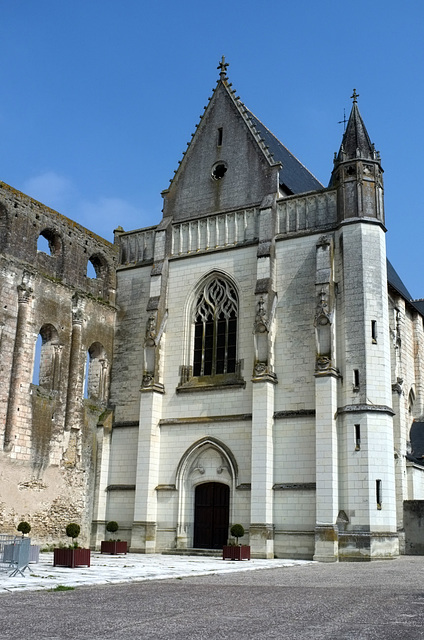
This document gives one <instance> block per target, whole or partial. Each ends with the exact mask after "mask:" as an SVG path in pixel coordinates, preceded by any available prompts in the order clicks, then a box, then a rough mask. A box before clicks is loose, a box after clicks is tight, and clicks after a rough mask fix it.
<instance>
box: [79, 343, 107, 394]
mask: <svg viewBox="0 0 424 640" xmlns="http://www.w3.org/2000/svg"><path fill="white" fill-rule="evenodd" d="M108 389H109V362H108V358H107V354H106V351H105V349H104V347H103V345H102V344H100V342H93V344H92V345H91V346H90V348H89V349H88V352H87V360H86V370H85V384H84V397H85V398H89V399H90V400H93V401H94V402H99V403H104V402H106V401H107V397H108Z"/></svg>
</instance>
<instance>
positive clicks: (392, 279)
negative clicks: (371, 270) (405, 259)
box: [387, 260, 412, 302]
mask: <svg viewBox="0 0 424 640" xmlns="http://www.w3.org/2000/svg"><path fill="white" fill-rule="evenodd" d="M387 281H388V283H389V284H390V286H391V287H393V289H395V291H397V293H399V294H400V295H401V296H402V298H405V300H408V302H411V300H412V296H411V294H410V293H409V291H408V289H407V288H406V287H405V285H404V284H403V282H402V280H401V279H400V277H399V275H398V274H397V273H396V271H395V269H394V267H393V265H392V263H391V262H390V261H389V260H387Z"/></svg>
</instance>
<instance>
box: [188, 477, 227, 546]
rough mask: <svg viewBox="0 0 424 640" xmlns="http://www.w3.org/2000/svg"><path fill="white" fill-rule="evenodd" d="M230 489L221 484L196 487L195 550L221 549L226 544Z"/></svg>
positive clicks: (207, 483)
mask: <svg viewBox="0 0 424 640" xmlns="http://www.w3.org/2000/svg"><path fill="white" fill-rule="evenodd" d="M229 506H230V488H229V486H228V485H226V484H222V483H221V482H206V483H204V484H199V485H197V487H196V489H195V494H194V540H193V546H194V547H195V548H197V549H221V548H222V546H223V545H224V544H226V543H227V538H228V524H229Z"/></svg>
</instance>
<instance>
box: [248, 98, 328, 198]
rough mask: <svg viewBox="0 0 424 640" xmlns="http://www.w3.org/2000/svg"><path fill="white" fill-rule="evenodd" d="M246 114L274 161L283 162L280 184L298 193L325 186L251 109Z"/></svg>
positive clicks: (285, 188)
mask: <svg viewBox="0 0 424 640" xmlns="http://www.w3.org/2000/svg"><path fill="white" fill-rule="evenodd" d="M245 115H246V116H247V118H248V119H250V120H251V121H252V124H253V125H254V127H255V128H256V129H257V130H258V132H259V134H260V136H261V138H262V139H263V141H264V143H265V144H266V146H267V147H268V150H269V153H270V154H271V155H272V156H273V159H274V161H275V162H281V164H282V168H281V170H280V185H282V186H283V188H284V190H285V191H286V192H287V191H288V192H289V194H290V193H293V194H296V193H305V192H306V191H316V190H317V189H323V188H324V185H322V184H321V182H319V180H317V179H316V178H315V176H314V175H312V173H311V172H310V171H308V169H307V168H306V167H305V166H304V165H303V164H302V163H301V162H299V160H298V159H297V158H296V157H295V156H294V155H293V154H292V153H291V152H290V151H289V150H288V149H287V147H285V146H284V145H283V144H282V143H281V142H280V141H279V140H278V138H276V137H275V136H274V134H273V133H271V131H270V130H269V129H267V128H266V126H265V125H264V124H262V122H261V121H260V120H258V118H257V117H256V116H255V115H254V114H253V113H252V112H251V111H249V109H246V112H245ZM289 194H288V195H289Z"/></svg>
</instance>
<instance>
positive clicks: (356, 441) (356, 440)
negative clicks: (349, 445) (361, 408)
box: [355, 424, 361, 451]
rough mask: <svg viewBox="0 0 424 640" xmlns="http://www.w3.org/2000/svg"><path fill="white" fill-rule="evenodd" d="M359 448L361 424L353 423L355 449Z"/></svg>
mask: <svg viewBox="0 0 424 640" xmlns="http://www.w3.org/2000/svg"><path fill="white" fill-rule="evenodd" d="M360 448H361V425H360V424H355V451H359V450H360Z"/></svg>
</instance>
